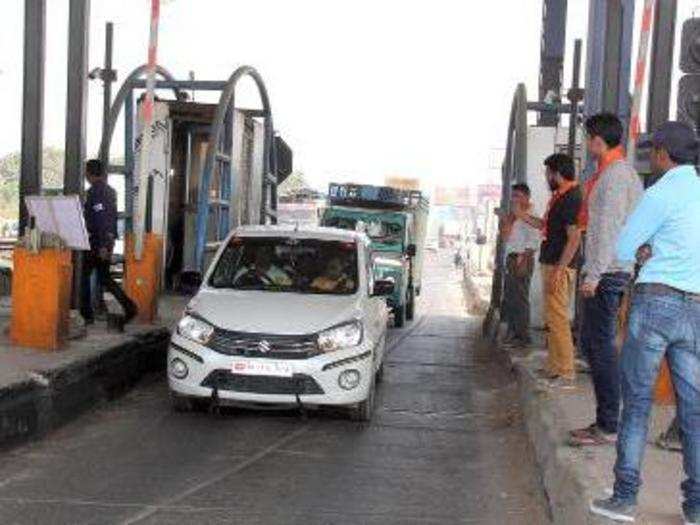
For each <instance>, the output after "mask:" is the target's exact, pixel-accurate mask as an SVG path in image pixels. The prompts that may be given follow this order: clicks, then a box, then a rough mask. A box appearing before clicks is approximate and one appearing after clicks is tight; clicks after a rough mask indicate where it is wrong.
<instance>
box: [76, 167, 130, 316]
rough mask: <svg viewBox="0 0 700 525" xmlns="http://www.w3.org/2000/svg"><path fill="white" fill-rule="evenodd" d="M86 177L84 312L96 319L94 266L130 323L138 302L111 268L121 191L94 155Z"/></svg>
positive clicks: (83, 271)
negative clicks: (109, 180) (114, 187)
mask: <svg viewBox="0 0 700 525" xmlns="http://www.w3.org/2000/svg"><path fill="white" fill-rule="evenodd" d="M86 178H87V180H88V182H89V183H90V189H89V190H88V192H87V197H86V200H85V225H86V226H87V230H88V236H89V238H90V251H89V252H87V253H86V254H85V257H84V258H83V269H82V275H81V283H80V290H81V293H80V313H81V315H82V316H83V319H85V323H86V324H92V323H94V322H95V313H94V311H93V308H92V294H91V283H90V275H91V274H92V272H93V270H94V271H95V272H96V273H97V279H98V281H99V283H100V284H101V285H102V288H103V289H104V290H106V291H108V292H110V293H111V294H112V295H113V296H114V298H115V299H116V300H117V301H118V302H119V304H120V305H121V307H122V308H123V310H124V317H123V318H122V323H128V322H129V321H131V320H132V319H133V318H134V317H135V316H136V312H137V309H136V305H135V304H134V302H133V301H132V300H131V299H129V297H127V295H126V294H125V293H124V291H123V290H122V289H121V287H120V286H119V285H118V284H117V283H116V282H114V279H112V276H111V274H110V269H109V267H110V263H111V260H112V251H113V250H114V241H115V240H116V238H117V194H116V192H115V191H114V189H113V188H111V187H110V186H109V185H108V184H107V180H106V179H107V177H106V175H105V173H104V169H103V166H102V162H101V161H99V160H97V159H92V160H89V161H88V162H87V165H86Z"/></svg>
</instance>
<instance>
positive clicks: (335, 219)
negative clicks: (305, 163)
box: [321, 183, 430, 328]
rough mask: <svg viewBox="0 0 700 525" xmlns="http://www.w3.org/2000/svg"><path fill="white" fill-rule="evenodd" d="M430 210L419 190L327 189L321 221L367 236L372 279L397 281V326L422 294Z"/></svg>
mask: <svg viewBox="0 0 700 525" xmlns="http://www.w3.org/2000/svg"><path fill="white" fill-rule="evenodd" d="M429 211H430V204H429V201H428V199H427V198H426V197H425V196H423V194H422V193H421V192H420V191H418V190H404V189H400V188H394V187H391V186H372V185H368V184H351V183H350V184H338V183H331V184H330V185H329V188H328V205H327V207H326V208H325V210H324V211H323V214H322V216H321V225H322V226H328V227H334V228H341V229H347V230H359V231H364V232H365V233H366V234H367V235H368V236H369V238H370V239H371V241H372V242H371V249H372V252H373V255H372V262H373V268H374V269H373V274H374V278H375V279H376V280H382V281H383V280H391V281H393V282H394V291H393V293H392V294H391V295H390V296H388V297H387V305H388V306H389V308H390V309H391V311H392V313H393V315H394V326H395V327H397V328H401V327H403V326H404V324H405V323H406V321H407V320H408V321H410V320H412V319H413V317H414V313H415V302H416V297H417V296H419V295H420V293H421V275H422V269H423V253H424V249H423V248H424V245H425V238H426V235H427V230H428V214H429Z"/></svg>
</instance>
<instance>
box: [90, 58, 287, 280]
mask: <svg viewBox="0 0 700 525" xmlns="http://www.w3.org/2000/svg"><path fill="white" fill-rule="evenodd" d="M156 71H157V73H158V75H159V76H160V77H162V80H157V81H156V85H155V87H156V89H171V90H173V91H174V93H175V97H176V99H178V100H182V99H184V98H185V97H186V95H185V94H184V93H185V92H186V91H220V92H221V96H220V97H219V103H218V105H217V108H216V113H215V116H214V120H213V121H212V124H211V125H210V126H208V128H209V137H210V143H211V144H212V146H214V147H210V148H208V150H207V156H206V159H205V163H204V168H203V171H202V175H201V177H200V180H199V192H198V203H197V217H196V225H195V232H196V244H195V261H196V264H197V267H198V269H199V270H200V271H203V270H204V268H203V266H204V255H205V252H206V248H207V227H208V222H209V221H208V219H209V214H210V212H211V210H212V209H217V210H218V211H219V220H218V221H217V222H218V224H217V238H223V237H224V236H225V235H226V234H227V233H228V231H229V227H230V224H229V216H230V214H229V213H222V212H223V211H224V210H226V211H228V210H229V209H230V200H231V195H232V193H233V192H234V188H233V184H232V179H233V177H232V172H233V170H232V164H231V162H232V158H231V157H232V151H231V149H232V144H233V120H234V118H235V117H234V115H235V111H234V110H235V109H238V108H236V107H235V90H236V86H237V84H238V81H239V80H240V79H241V78H243V77H245V76H248V77H250V78H252V79H253V80H254V82H255V84H256V86H257V88H258V92H259V94H260V99H261V103H262V109H260V110H250V109H245V110H241V111H243V112H244V113H245V114H246V115H247V116H251V117H257V118H262V119H263V126H264V141H263V177H262V199H263V202H262V206H261V212H260V222H261V223H262V224H264V223H266V222H267V221H268V220H269V221H270V222H271V223H273V224H275V223H276V222H277V160H276V155H275V140H274V126H273V122H272V110H271V107H270V100H269V97H268V94H267V88H266V87H265V83H264V82H263V79H262V77H261V76H260V74H259V73H258V72H257V71H256V70H255V68H253V67H251V66H241V67H239V68H238V69H236V70H235V71H234V72H233V74H232V75H231V76H230V77H229V79H228V80H225V81H218V80H176V79H175V78H174V77H173V76H172V74H170V72H169V71H168V70H166V69H165V68H163V67H161V66H157V68H156ZM145 74H146V65H142V66H140V67H138V68H136V69H135V70H134V71H132V73H131V74H130V75H129V76H128V77H127V78H126V80H125V81H124V83H123V84H122V86H121V88H120V89H119V92H118V93H117V96H116V97H115V99H114V102H113V104H112V107H111V109H110V111H109V118H108V119H107V121H106V122H105V123H104V126H103V133H102V141H101V144H100V158H101V159H102V160H103V162H104V163H105V165H108V166H109V169H108V171H109V172H110V173H121V174H123V175H124V176H125V178H126V184H125V186H126V210H125V212H126V213H125V216H124V219H125V220H126V225H127V230H130V226H131V217H132V216H133V199H132V196H133V173H134V154H133V144H134V120H133V119H134V90H136V89H145V79H144V78H143V77H144V75H145ZM122 107H123V108H124V111H125V118H124V124H125V148H124V151H125V155H124V157H125V158H124V165H123V166H118V165H109V163H108V160H109V151H110V145H111V141H112V137H113V135H114V130H115V127H116V123H117V119H118V118H119V115H120V113H121V110H122ZM217 168H218V169H220V170H227V171H228V174H229V176H227V177H222V178H221V182H222V184H221V191H220V195H219V197H218V198H216V199H210V195H209V193H210V187H211V180H212V174H213V172H214V170H215V169H217Z"/></svg>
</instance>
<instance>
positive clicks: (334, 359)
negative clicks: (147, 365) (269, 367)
mask: <svg viewBox="0 0 700 525" xmlns="http://www.w3.org/2000/svg"><path fill="white" fill-rule="evenodd" d="M376 356H377V352H376V348H374V347H373V345H372V343H370V342H368V341H365V342H364V343H363V344H361V345H359V346H357V347H354V348H351V349H345V350H339V351H337V352H332V353H330V354H323V355H319V356H315V357H311V358H308V359H287V360H283V361H282V362H284V363H285V364H289V365H290V366H291V368H292V371H293V374H294V375H293V376H292V377H291V378H280V377H273V376H243V377H242V376H240V375H234V374H232V373H231V370H232V369H233V364H234V362H238V363H240V362H260V361H267V362H272V361H278V360H274V359H266V358H265V359H263V358H245V357H238V356H229V355H225V354H221V353H219V352H215V351H213V350H211V349H209V348H207V347H205V346H202V345H200V344H198V343H195V342H193V341H190V340H189V339H185V338H183V337H181V336H179V335H177V334H173V336H172V338H171V343H170V347H169V349H168V384H169V386H170V390H171V391H172V392H174V393H175V394H178V395H182V396H189V397H197V398H212V396H214V391H215V390H216V397H217V399H218V400H219V402H222V403H224V404H225V403H226V401H230V402H232V403H251V404H270V405H296V404H297V394H298V396H299V401H301V402H302V403H303V404H305V405H352V404H355V403H359V402H360V401H363V400H364V399H366V398H367V396H368V393H369V387H370V384H371V380H372V379H373V375H374V373H375V371H376V368H377V366H376V364H375V359H376V358H377V357H376ZM175 358H178V359H180V360H182V361H183V362H185V364H186V365H187V367H188V370H189V372H188V374H187V377H185V378H184V379H178V378H176V377H174V376H173V372H172V367H171V364H172V361H173V360H174V359H175ZM346 370H357V371H358V372H359V373H360V382H359V384H358V385H357V387H355V388H354V389H352V390H345V389H343V388H341V387H340V385H339V382H338V379H339V376H340V374H342V373H343V372H344V371H346Z"/></svg>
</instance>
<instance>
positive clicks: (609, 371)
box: [580, 273, 631, 434]
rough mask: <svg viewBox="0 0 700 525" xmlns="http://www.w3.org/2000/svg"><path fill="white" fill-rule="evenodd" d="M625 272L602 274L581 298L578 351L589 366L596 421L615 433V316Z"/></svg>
mask: <svg viewBox="0 0 700 525" xmlns="http://www.w3.org/2000/svg"><path fill="white" fill-rule="evenodd" d="M630 278H631V276H630V274H628V273H606V274H603V276H602V277H601V279H600V282H599V283H598V289H597V290H596V294H595V296H594V297H591V298H589V299H584V300H583V324H582V325H581V343H580V345H581V351H582V352H583V355H585V356H586V359H587V360H588V364H589V365H590V367H591V376H592V379H593V389H594V391H595V399H596V424H597V425H598V427H599V428H600V429H601V430H603V431H604V432H608V433H611V434H612V433H615V432H617V423H618V421H619V419H620V374H619V369H618V364H617V361H618V359H617V347H616V345H615V337H616V335H617V315H618V312H619V310H620V303H621V302H622V295H623V294H624V292H625V288H626V287H627V285H628V284H629V282H630Z"/></svg>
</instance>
